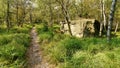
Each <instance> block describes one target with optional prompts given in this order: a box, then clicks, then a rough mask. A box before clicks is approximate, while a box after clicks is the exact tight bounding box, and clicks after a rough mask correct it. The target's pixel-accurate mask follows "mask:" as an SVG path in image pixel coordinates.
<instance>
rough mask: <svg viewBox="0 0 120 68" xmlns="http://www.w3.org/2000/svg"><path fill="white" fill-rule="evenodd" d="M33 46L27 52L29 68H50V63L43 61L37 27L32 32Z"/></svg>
mask: <svg viewBox="0 0 120 68" xmlns="http://www.w3.org/2000/svg"><path fill="white" fill-rule="evenodd" d="M30 35H31V45H30V47H29V48H28V50H27V60H28V68H50V67H49V65H48V63H46V62H44V60H43V59H42V51H41V50H40V45H39V42H38V37H37V32H36V29H35V27H33V28H32V30H31V33H30Z"/></svg>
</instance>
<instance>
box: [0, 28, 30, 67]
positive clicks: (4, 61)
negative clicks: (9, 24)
mask: <svg viewBox="0 0 120 68" xmlns="http://www.w3.org/2000/svg"><path fill="white" fill-rule="evenodd" d="M29 30H30V28H26V27H24V28H18V27H14V28H11V29H10V30H9V31H7V30H6V29H0V31H1V32H0V68H24V67H25V66H26V59H25V53H26V50H27V47H28V46H29V43H30V36H29Z"/></svg>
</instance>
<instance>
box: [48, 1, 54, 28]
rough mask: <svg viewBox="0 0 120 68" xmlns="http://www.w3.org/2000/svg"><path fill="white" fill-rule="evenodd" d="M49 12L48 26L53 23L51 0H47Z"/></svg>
mask: <svg viewBox="0 0 120 68" xmlns="http://www.w3.org/2000/svg"><path fill="white" fill-rule="evenodd" d="M48 6H49V12H50V22H49V26H50V27H52V25H53V11H52V3H51V0H49V4H48Z"/></svg>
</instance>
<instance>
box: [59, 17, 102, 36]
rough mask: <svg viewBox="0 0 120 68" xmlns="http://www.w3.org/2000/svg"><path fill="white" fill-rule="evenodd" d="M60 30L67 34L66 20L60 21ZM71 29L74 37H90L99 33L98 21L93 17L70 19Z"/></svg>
mask: <svg viewBox="0 0 120 68" xmlns="http://www.w3.org/2000/svg"><path fill="white" fill-rule="evenodd" d="M60 24H61V28H60V29H61V31H62V32H63V33H65V34H69V32H68V25H67V23H66V22H61V23H60ZM70 26H71V31H72V34H73V36H76V37H79V38H81V37H90V36H97V35H98V34H99V29H100V23H99V22H98V21H97V20H95V19H78V20H72V21H71V24H70Z"/></svg>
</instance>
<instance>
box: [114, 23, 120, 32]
mask: <svg viewBox="0 0 120 68" xmlns="http://www.w3.org/2000/svg"><path fill="white" fill-rule="evenodd" d="M118 25H119V23H118V22H117V23H116V26H115V34H116V32H117V29H118Z"/></svg>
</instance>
